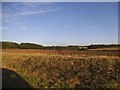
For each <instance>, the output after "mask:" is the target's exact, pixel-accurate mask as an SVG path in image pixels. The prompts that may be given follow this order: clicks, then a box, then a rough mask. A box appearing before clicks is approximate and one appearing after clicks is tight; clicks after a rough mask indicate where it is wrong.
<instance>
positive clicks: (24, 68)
mask: <svg viewBox="0 0 120 90" xmlns="http://www.w3.org/2000/svg"><path fill="white" fill-rule="evenodd" d="M2 68H5V69H8V70H11V71H14V72H15V73H17V74H18V75H19V76H20V77H21V78H22V79H23V80H24V81H25V82H27V83H28V84H29V86H31V87H32V88H92V89H93V88H117V89H119V88H120V57H119V56H118V52H110V51H109V52H107V51H77V50H76V51H74V50H70V51H69V50H63V51H61V50H60V51H58V50H22V49H18V50H16V49H12V50H10V49H6V50H3V51H2ZM6 74H7V75H6ZM12 81H14V82H17V83H19V82H20V79H19V78H17V77H16V75H14V74H13V75H10V76H9V75H8V73H5V72H3V86H4V87H16V88H17V85H16V86H15V85H12ZM22 84H24V83H22ZM24 85H26V86H25V87H29V86H27V84H24ZM22 87H23V86H22V85H21V88H22ZM23 88H24V87H23Z"/></svg>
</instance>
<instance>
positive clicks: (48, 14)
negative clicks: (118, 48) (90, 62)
mask: <svg viewBox="0 0 120 90" xmlns="http://www.w3.org/2000/svg"><path fill="white" fill-rule="evenodd" d="M2 15H3V29H2V35H3V38H2V40H3V41H12V42H18V43H20V42H31V43H37V44H41V45H90V44H111V43H118V4H117V3H115V2H111V3H110V2H106V3H105V2H103V3H93V2H85V3H82V2H79V3H78V2H76V3H73V2H71V3H70V2H64V3H62V2H44V3H42V2H39V3H35V2H33V3H30V2H26V3H25V2H21V3H20V2H19V3H18V2H16V3H15V2H14V3H13V2H9V3H7V2H3V3H2Z"/></svg>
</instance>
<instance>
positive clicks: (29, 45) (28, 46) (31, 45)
mask: <svg viewBox="0 0 120 90" xmlns="http://www.w3.org/2000/svg"><path fill="white" fill-rule="evenodd" d="M0 45H1V48H3V49H43V50H78V49H79V47H87V48H88V49H97V48H110V47H120V45H119V44H110V45H105V44H102V45H89V46H74V45H71V46H42V45H39V44H34V43H20V44H18V43H15V42H0Z"/></svg>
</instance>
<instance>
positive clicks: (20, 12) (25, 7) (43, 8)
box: [3, 2, 61, 17]
mask: <svg viewBox="0 0 120 90" xmlns="http://www.w3.org/2000/svg"><path fill="white" fill-rule="evenodd" d="M9 4H10V3H9ZM59 9H61V7H55V6H54V3H48V2H44V3H37V2H36V3H35V2H28V3H11V4H10V5H9V6H4V5H3V15H4V16H5V17H15V16H24V15H32V14H41V13H47V12H53V11H56V10H59Z"/></svg>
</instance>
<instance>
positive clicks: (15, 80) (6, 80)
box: [0, 68, 33, 89]
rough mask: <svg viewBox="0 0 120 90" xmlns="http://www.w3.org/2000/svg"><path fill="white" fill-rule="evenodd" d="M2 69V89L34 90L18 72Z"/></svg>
mask: <svg viewBox="0 0 120 90" xmlns="http://www.w3.org/2000/svg"><path fill="white" fill-rule="evenodd" d="M1 69H2V88H3V89H5V88H29V89H33V88H32V87H31V86H30V85H29V84H28V83H27V82H26V81H25V80H24V79H23V78H22V77H21V76H19V75H18V74H17V73H16V72H14V71H11V70H8V69H5V68H0V70H1Z"/></svg>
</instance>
